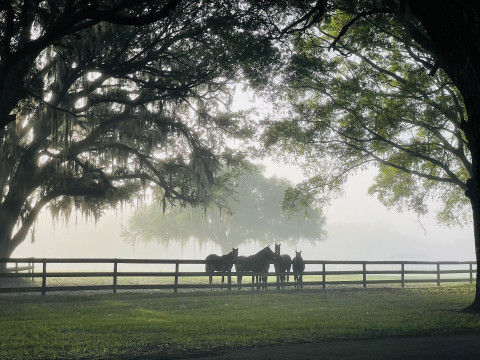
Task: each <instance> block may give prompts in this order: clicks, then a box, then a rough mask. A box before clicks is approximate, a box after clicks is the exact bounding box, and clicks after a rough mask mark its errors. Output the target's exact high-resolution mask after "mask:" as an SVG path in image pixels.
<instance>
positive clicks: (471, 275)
mask: <svg viewBox="0 0 480 360" xmlns="http://www.w3.org/2000/svg"><path fill="white" fill-rule="evenodd" d="M472 282H473V265H472V263H470V284H471V283H472Z"/></svg>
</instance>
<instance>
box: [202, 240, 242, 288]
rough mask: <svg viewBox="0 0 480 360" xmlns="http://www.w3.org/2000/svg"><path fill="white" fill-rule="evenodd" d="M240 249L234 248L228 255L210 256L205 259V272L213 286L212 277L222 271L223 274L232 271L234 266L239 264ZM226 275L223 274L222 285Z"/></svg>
mask: <svg viewBox="0 0 480 360" xmlns="http://www.w3.org/2000/svg"><path fill="white" fill-rule="evenodd" d="M237 258H238V249H235V248H233V250H232V251H231V252H229V253H228V254H227V255H222V256H218V255H216V254H210V255H208V256H207V257H206V258H205V272H207V273H208V274H209V275H208V283H209V284H210V285H212V282H213V276H212V275H211V274H212V273H214V272H215V271H221V272H222V273H225V272H230V271H232V267H233V264H235V263H236V262H237ZM224 277H225V275H223V274H222V285H223V282H224Z"/></svg>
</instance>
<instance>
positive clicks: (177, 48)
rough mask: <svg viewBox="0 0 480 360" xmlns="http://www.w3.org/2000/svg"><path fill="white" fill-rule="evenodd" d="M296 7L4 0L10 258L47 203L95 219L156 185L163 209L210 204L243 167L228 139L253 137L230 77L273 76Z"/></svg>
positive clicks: (0, 72)
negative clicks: (230, 167) (284, 25)
mask: <svg viewBox="0 0 480 360" xmlns="http://www.w3.org/2000/svg"><path fill="white" fill-rule="evenodd" d="M287 8H290V6H289V5H288V4H287V2H284V1H272V2H270V1H267V2H261V3H258V2H256V1H252V2H250V1H246V2H241V3H237V2H229V1H227V2H219V1H213V2H209V1H206V2H205V1H200V2H189V1H179V0H157V1H136V2H134V1H115V2H111V1H104V0H99V1H94V2H85V1H20V0H15V1H9V2H8V1H7V2H1V3H0V14H1V15H0V32H1V35H2V36H1V40H0V149H1V150H0V219H1V221H2V228H0V257H4V256H10V254H11V253H12V251H13V250H14V249H15V248H16V246H18V244H20V243H21V242H22V241H23V240H24V239H25V237H26V235H27V233H28V231H29V230H30V228H31V226H32V224H33V223H34V221H35V219H36V218H37V215H38V213H39V212H40V211H41V210H42V209H43V208H44V207H45V206H47V205H50V208H51V210H52V211H53V213H54V214H60V213H62V212H63V213H64V214H67V216H68V214H69V212H70V211H71V209H72V207H73V208H76V209H81V210H82V211H84V212H86V213H87V214H89V215H92V216H94V217H97V216H99V215H101V213H102V211H103V209H104V208H105V207H106V206H112V205H114V204H116V203H118V202H119V201H126V200H127V199H131V198H132V197H134V196H136V195H138V194H139V193H141V192H143V191H146V189H148V188H149V187H156V188H160V189H161V190H160V192H161V196H162V198H163V201H164V203H166V202H167V201H172V202H178V203H180V204H181V205H187V204H199V203H204V204H206V203H208V202H209V196H210V195H209V188H210V186H211V184H212V183H213V180H214V176H215V172H216V171H217V169H218V168H219V167H220V166H222V165H224V164H226V163H227V164H228V163H229V162H232V161H235V154H234V153H233V152H232V151H230V150H229V149H228V139H229V138H231V137H240V138H241V137H245V136H248V134H250V131H251V130H250V129H249V127H248V126H244V125H245V124H244V122H243V121H242V119H243V115H242V114H235V113H232V112H231V111H229V110H230V104H231V100H232V96H231V93H232V84H233V83H235V81H236V80H238V79H239V78H242V79H243V81H244V82H247V83H248V82H249V81H250V82H251V83H252V84H255V85H257V86H261V84H262V83H264V82H265V80H266V78H267V76H268V73H269V71H268V68H269V67H270V64H272V63H275V62H276V60H277V59H278V48H277V47H275V46H273V44H272V41H271V40H272V39H273V38H274V37H275V36H278V33H279V29H278V27H277V26H276V25H275V23H276V22H277V20H278V19H280V18H282V17H283V16H284V15H283V14H284V11H285V9H287ZM300 10H302V9H301V7H300V8H299V11H300ZM275 34H277V35H275Z"/></svg>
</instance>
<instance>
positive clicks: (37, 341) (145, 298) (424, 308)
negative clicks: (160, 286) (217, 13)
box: [0, 284, 480, 360]
mask: <svg viewBox="0 0 480 360" xmlns="http://www.w3.org/2000/svg"><path fill="white" fill-rule="evenodd" d="M473 294H474V285H472V284H468V285H450V286H440V287H437V286H432V287H412V288H405V289H402V288H383V287H381V288H367V289H363V288H334V289H333V288H332V289H315V290H314V289H308V290H297V291H292V290H289V291H275V290H272V291H246V290H245V291H241V292H238V291H235V292H232V291H202V292H201V291H191V292H183V293H177V294H172V293H165V292H151V291H149V292H135V293H123V292H122V293H117V294H111V293H98V292H96V293H89V292H80V293H74V294H60V293H59V294H54V295H51V296H47V297H42V296H38V295H3V296H0V306H1V308H2V312H1V313H0V333H1V334H2V336H1V337H0V355H1V356H0V357H1V358H2V359H5V360H8V359H25V358H35V359H55V358H69V359H87V358H88V359H100V358H101V359H109V358H116V357H124V358H127V357H135V356H151V355H155V354H156V355H159V354H185V353H193V352H208V351H214V350H218V349H223V348H237V347H251V346H262V345H271V344H284V343H299V342H325V341H338V340H345V339H371V338H387V337H401V336H421V335H441V334H459V333H480V316H478V315H472V314H466V313H462V312H461V311H460V310H461V309H462V308H463V307H465V306H467V305H468V304H469V303H470V302H471V301H472V299H473Z"/></svg>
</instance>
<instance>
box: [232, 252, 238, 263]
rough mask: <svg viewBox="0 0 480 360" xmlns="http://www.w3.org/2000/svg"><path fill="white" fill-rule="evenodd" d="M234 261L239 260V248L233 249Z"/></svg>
mask: <svg viewBox="0 0 480 360" xmlns="http://www.w3.org/2000/svg"><path fill="white" fill-rule="evenodd" d="M232 257H233V263H236V262H237V260H238V248H233V249H232Z"/></svg>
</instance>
